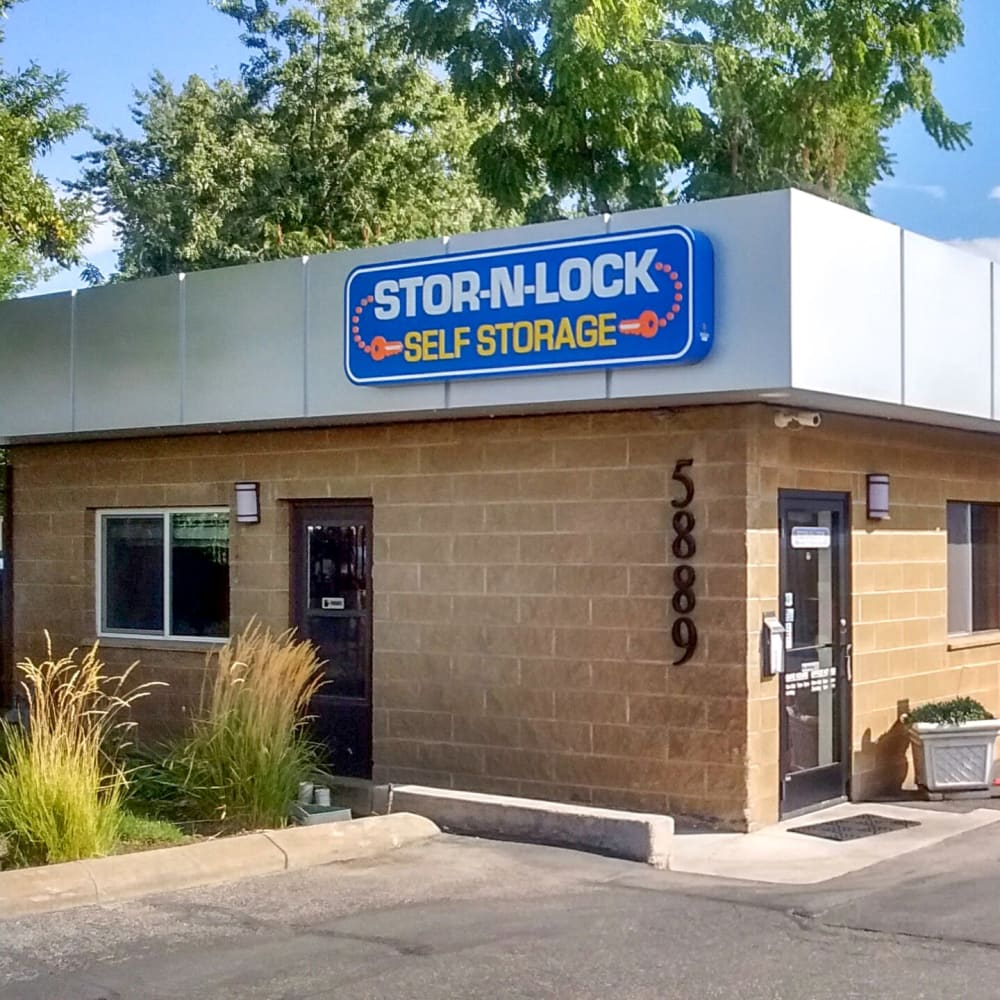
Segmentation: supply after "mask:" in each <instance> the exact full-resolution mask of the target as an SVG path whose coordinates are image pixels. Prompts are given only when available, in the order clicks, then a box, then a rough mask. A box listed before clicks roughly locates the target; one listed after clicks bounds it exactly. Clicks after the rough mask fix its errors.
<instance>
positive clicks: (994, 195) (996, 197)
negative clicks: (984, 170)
mask: <svg viewBox="0 0 1000 1000" xmlns="http://www.w3.org/2000/svg"><path fill="white" fill-rule="evenodd" d="M986 197H987V198H989V199H990V200H991V201H1000V184H998V185H997V186H996V187H995V188H991V189H990V193H989V194H988V195H987V196H986Z"/></svg>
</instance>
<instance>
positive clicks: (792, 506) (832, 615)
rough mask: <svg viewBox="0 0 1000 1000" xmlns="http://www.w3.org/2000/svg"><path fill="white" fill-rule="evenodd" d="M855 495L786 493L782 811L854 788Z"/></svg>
mask: <svg viewBox="0 0 1000 1000" xmlns="http://www.w3.org/2000/svg"><path fill="white" fill-rule="evenodd" d="M848 503H849V501H848V497H847V496H846V495H845V494H836V493H791V492H785V491H782V492H781V493H780V494H779V505H778V506H779V518H780V526H781V565H780V586H781V593H780V603H781V608H780V616H781V622H782V624H783V625H784V626H785V672H784V674H782V675H781V681H780V683H781V695H780V697H781V785H782V787H781V810H782V814H783V815H786V814H788V813H792V812H795V811H796V810H799V809H805V808H808V807H809V806H812V805H816V804H818V803H820V802H826V801H829V800H831V799H838V798H841V797H843V796H844V795H845V794H846V793H847V779H848V775H849V755H850V746H851V742H850V686H851V646H850V635H851V625H850V607H851V599H850V591H849V587H850V577H849V566H850V563H849V560H850V525H849V510H850V508H849V506H848Z"/></svg>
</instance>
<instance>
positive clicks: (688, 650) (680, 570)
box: [670, 458, 698, 667]
mask: <svg viewBox="0 0 1000 1000" xmlns="http://www.w3.org/2000/svg"><path fill="white" fill-rule="evenodd" d="M693 465H694V459H693V458H682V459H681V460H680V461H679V462H678V463H677V464H676V465H675V466H674V474H673V476H671V479H673V481H674V482H675V483H680V485H681V487H682V489H683V490H684V495H683V496H680V497H675V498H674V499H673V500H671V501H670V504H671V506H672V507H674V508H675V510H674V540H673V543H672V545H671V547H670V548H671V551H672V552H673V554H674V557H675V558H676V559H678V560H683V561H682V562H680V563H678V565H677V566H675V567H674V596H673V598H672V599H671V601H670V605H671V607H672V608H673V609H674V612H675V613H676V614H677V616H678V617H677V618H675V619H674V624H673V626H672V628H671V629H670V636H671V638H672V639H673V640H674V645H675V646H676V647H677V648H678V649H679V650H680V654H681V655H680V656H679V657H678V658H677V659H676V660H674V666H675V667H679V666H680V665H681V664H684V663H687V661H688V660H690V659H691V657H692V656H694V654H695V650H697V648H698V628H697V626H696V625H695V623H694V619H693V618H692V617H691V612H692V611H694V609H695V606H696V605H697V603H698V600H697V598H696V597H695V594H694V584H695V580H696V579H697V575H696V573H695V571H694V567H693V566H692V565H690V563H689V562H687V560H689V559H692V558H694V554H695V552H697V550H698V549H697V545H696V544H695V540H694V528H695V523H696V522H695V519H694V514H692V513H691V511H690V510H688V508H689V507H690V506H691V501H692V500H694V482H693V481H692V479H691V477H690V475H688V473H687V472H686V471H685V470H687V469H690V468H691V466H693Z"/></svg>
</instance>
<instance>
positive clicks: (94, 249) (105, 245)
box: [83, 215, 118, 258]
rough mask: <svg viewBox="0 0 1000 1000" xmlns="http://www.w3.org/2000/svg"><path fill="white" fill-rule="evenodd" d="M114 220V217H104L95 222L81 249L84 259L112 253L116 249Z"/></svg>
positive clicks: (116, 234)
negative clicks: (88, 237)
mask: <svg viewBox="0 0 1000 1000" xmlns="http://www.w3.org/2000/svg"><path fill="white" fill-rule="evenodd" d="M115 223H116V219H115V218H114V216H111V215H105V216H103V217H102V218H100V219H98V220H97V223H96V224H95V225H94V230H93V232H92V233H91V234H90V239H89V240H87V243H86V246H84V248H83V255H84V256H85V257H88V258H90V257H98V256H101V255H102V254H108V253H112V252H113V251H115V250H117V249H118V233H117V232H116V231H115Z"/></svg>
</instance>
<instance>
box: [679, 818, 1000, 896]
mask: <svg viewBox="0 0 1000 1000" xmlns="http://www.w3.org/2000/svg"><path fill="white" fill-rule="evenodd" d="M863 813H872V814H874V815H876V816H886V817H889V818H891V819H902V820H910V821H916V822H918V823H919V824H920V825H919V826H914V827H909V828H907V829H904V830H894V831H892V832H891V833H881V834H878V835H876V836H873V837H865V838H863V839H861V840H850V841H845V842H842V843H841V842H837V841H832V840H823V839H821V838H819V837H811V836H806V835H805V834H801V833H793V832H792V828H793V827H801V826H807V825H810V824H813V823H822V822H824V821H825V820H831V819H842V818H846V817H849V816H859V815H861V814H863ZM997 821H1000V810H996V809H972V810H968V811H964V812H954V811H946V810H933V809H924V808H920V807H919V806H917V804H914V805H909V806H904V805H900V804H898V803H891V804H890V803H882V802H845V803H843V804H842V805H836V806H831V807H830V808H829V809H822V810H819V811H817V812H813V813H809V814H808V815H806V816H798V817H796V818H795V819H790V820H785V821H784V822H782V823H778V824H776V825H775V826H769V827H766V828H765V829H763V830H758V831H756V832H754V833H747V834H743V833H714V832H702V831H691V832H685V831H684V830H682V829H678V830H677V831H676V834H675V836H674V841H673V845H672V850H671V855H670V868H671V870H672V871H675V872H687V873H689V874H693V875H712V876H716V877H718V878H727V879H741V880H745V881H752V882H767V883H770V884H772V885H814V884H816V883H819V882H826V881H828V880H829V879H834V878H838V877H839V876H841V875H846V874H847V873H848V872H854V871H859V870H860V869H862V868H867V867H869V866H870V865H875V864H879V863H880V862H882V861H889V860H891V859H893V858H897V857H900V856H901V855H904V854H909V853H910V852H911V851H917V850H920V849H921V848H924V847H931V846H933V845H935V844H939V843H941V842H942V841H944V840H947V839H948V838H949V837H954V836H957V835H958V834H962V833H968V832H969V831H971V830H977V829H979V828H981V827H984V826H988V825H989V824H991V823H996V822H997Z"/></svg>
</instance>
